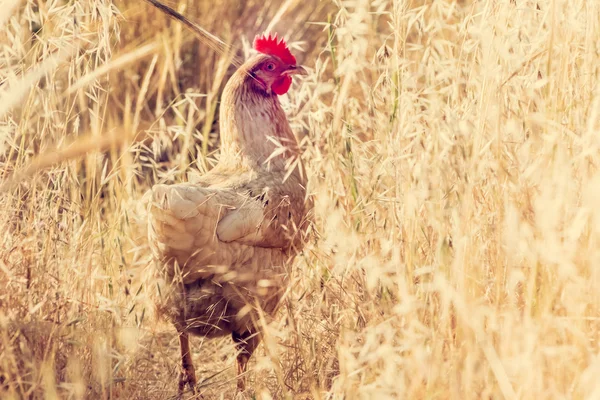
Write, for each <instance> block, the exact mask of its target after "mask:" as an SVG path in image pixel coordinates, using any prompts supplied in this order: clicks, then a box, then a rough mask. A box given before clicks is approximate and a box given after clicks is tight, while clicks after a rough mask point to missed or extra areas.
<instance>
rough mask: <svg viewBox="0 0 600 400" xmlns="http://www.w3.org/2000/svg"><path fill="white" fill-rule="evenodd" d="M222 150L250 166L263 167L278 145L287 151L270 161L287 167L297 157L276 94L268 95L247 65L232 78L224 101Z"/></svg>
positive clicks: (221, 126)
mask: <svg viewBox="0 0 600 400" xmlns="http://www.w3.org/2000/svg"><path fill="white" fill-rule="evenodd" d="M219 119H220V134H221V151H222V153H223V155H225V156H227V155H235V156H241V157H243V158H244V159H245V160H244V161H246V162H249V163H250V164H251V165H257V166H258V165H262V164H264V163H265V161H266V160H267V159H269V157H271V155H272V154H273V152H275V151H277V152H278V153H279V152H280V151H281V150H278V149H279V147H281V146H279V145H278V144H277V142H279V143H280V144H281V145H282V146H284V147H286V148H287V150H286V151H285V152H283V153H281V154H279V155H278V156H277V157H273V158H271V159H270V160H269V163H270V164H275V165H278V164H281V165H283V164H285V163H286V161H287V160H288V159H289V158H291V157H296V156H298V151H299V150H298V143H297V141H296V138H295V137H294V134H293V132H292V129H291V128H290V125H289V123H288V120H287V117H286V115H285V113H284V112H283V109H282V108H281V104H280V103H279V100H278V98H277V96H276V95H275V94H267V93H266V92H265V91H264V90H263V89H262V88H261V87H260V86H259V85H258V84H257V83H256V82H255V81H254V78H253V77H252V76H251V75H250V74H249V68H248V67H246V65H244V66H242V67H240V69H239V70H238V71H236V73H235V74H234V75H233V76H232V77H231V79H229V82H227V85H226V86H225V89H224V91H223V95H222V98H221V109H220V118H219Z"/></svg>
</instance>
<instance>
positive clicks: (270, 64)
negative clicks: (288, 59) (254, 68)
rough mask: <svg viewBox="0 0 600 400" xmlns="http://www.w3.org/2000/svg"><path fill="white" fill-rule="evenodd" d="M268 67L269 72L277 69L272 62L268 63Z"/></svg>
mask: <svg viewBox="0 0 600 400" xmlns="http://www.w3.org/2000/svg"><path fill="white" fill-rule="evenodd" d="M266 67H267V70H269V71H273V70H274V69H275V64H273V63H272V62H270V63H267V65H266Z"/></svg>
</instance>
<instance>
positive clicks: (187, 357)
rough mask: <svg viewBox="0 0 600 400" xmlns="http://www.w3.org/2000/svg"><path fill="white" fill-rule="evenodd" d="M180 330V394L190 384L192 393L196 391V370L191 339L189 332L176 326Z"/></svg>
mask: <svg viewBox="0 0 600 400" xmlns="http://www.w3.org/2000/svg"><path fill="white" fill-rule="evenodd" d="M176 328H177V332H179V347H180V348H181V372H180V374H179V394H181V393H183V391H184V389H185V385H186V384H187V385H189V386H190V389H191V390H192V393H196V371H195V370H194V364H193V362H192V353H191V352H190V339H189V336H188V333H187V332H186V331H185V330H183V329H181V328H180V327H179V326H177V327H176Z"/></svg>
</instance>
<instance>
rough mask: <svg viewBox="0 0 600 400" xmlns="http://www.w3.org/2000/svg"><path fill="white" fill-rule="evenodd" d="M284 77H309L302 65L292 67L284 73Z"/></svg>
mask: <svg viewBox="0 0 600 400" xmlns="http://www.w3.org/2000/svg"><path fill="white" fill-rule="evenodd" d="M282 75H304V76H306V75H308V72H306V70H305V69H304V67H303V66H301V65H290V66H289V67H288V69H286V70H285V71H283V74H282Z"/></svg>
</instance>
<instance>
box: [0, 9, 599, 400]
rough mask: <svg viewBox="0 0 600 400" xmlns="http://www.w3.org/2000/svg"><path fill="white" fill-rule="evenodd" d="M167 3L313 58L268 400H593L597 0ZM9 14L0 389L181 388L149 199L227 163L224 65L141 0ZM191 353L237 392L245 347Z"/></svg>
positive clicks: (299, 104)
mask: <svg viewBox="0 0 600 400" xmlns="http://www.w3.org/2000/svg"><path fill="white" fill-rule="evenodd" d="M167 4H169V5H171V6H173V7H175V8H177V9H178V10H180V11H182V12H183V13H184V14H185V15H187V16H188V17H189V18H190V19H192V20H194V21H195V22H197V23H199V24H200V25H202V26H203V27H204V28H206V29H208V30H209V31H211V32H212V33H214V34H216V35H218V36H219V37H221V38H223V39H224V40H225V41H226V42H228V43H231V44H232V45H233V46H235V47H236V48H237V50H238V52H237V55H238V56H239V57H241V58H244V57H245V56H246V55H247V51H248V46H249V43H250V42H251V40H252V38H253V37H254V35H255V34H257V33H259V32H262V31H264V30H267V29H270V30H272V31H275V32H278V33H280V34H282V35H285V36H286V37H287V38H288V39H289V42H290V44H291V46H292V48H293V51H294V53H295V54H296V55H297V57H298V60H299V62H300V63H302V64H303V65H306V66H307V67H309V68H310V70H311V74H310V76H309V77H308V78H306V79H304V80H302V81H301V82H297V83H296V84H295V85H294V87H293V88H292V90H291V91H290V93H289V96H285V98H282V101H283V102H284V106H285V109H286V111H287V112H288V115H289V118H290V121H291V123H292V127H293V128H294V130H295V131H296V132H297V134H298V137H299V138H301V139H302V143H303V147H304V158H305V160H306V163H307V165H308V170H309V176H310V189H311V192H312V193H313V194H314V196H315V201H316V221H315V228H316V231H317V232H315V235H314V236H313V240H312V241H311V242H310V243H309V245H308V246H307V248H306V249H305V251H304V253H303V254H301V255H300V256H299V257H298V258H297V259H296V262H295V268H294V271H295V273H294V276H293V285H292V290H291V291H290V293H289V295H288V296H287V298H286V300H285V302H284V304H283V307H282V309H281V312H280V314H279V315H278V318H277V321H276V322H275V323H274V324H273V325H272V326H271V329H270V330H269V331H268V335H267V340H266V343H265V345H261V347H260V348H259V350H258V351H257V353H256V357H255V358H253V361H252V363H251V368H252V372H251V374H250V378H251V381H252V383H251V385H252V386H253V387H254V389H255V391H254V393H255V395H256V397H257V398H275V399H284V398H288V399H295V398H302V399H304V398H311V399H330V398H331V399H333V398H335V399H340V398H348V399H354V398H377V399H381V398H386V397H387V398H391V397H395V398H407V399H420V398H424V399H425V398H426V399H446V398H452V399H480V398H485V399H488V398H489V399H501V398H511V399H512V398H521V399H542V398H561V399H564V398H576V399H584V398H590V399H594V398H599V397H600V379H598V377H599V376H600V353H599V352H600V344H599V339H600V304H599V300H600V299H599V296H600V207H599V204H600V174H599V168H598V165H599V163H600V85H599V84H598V81H599V78H600V2H598V1H597V0H552V1H550V0H539V1H534V0H493V1H492V0H490V1H451V0H440V1H422V0H414V1H401V0H375V1H366V0H353V1H349V0H336V1H332V0H321V1H319V0H303V1H297V0H285V1H283V0H282V1H266V2H263V1H256V2H255V1H252V0H250V1H247V2H239V1H234V0H228V1H223V2H215V1H204V0H197V1H193V0H188V1H183V0H182V1H179V2H178V1H169V2H167ZM13 5H14V8H12V6H13ZM0 26H1V33H0V40H1V43H2V48H1V50H0V82H1V86H0V96H1V97H0V177H1V178H2V182H3V183H2V186H1V187H0V190H1V193H0V204H1V208H0V231H1V235H0V397H2V398H8V399H20V398H29V397H28V396H31V398H47V399H54V398H73V399H81V398H90V399H109V398H123V399H164V398H168V397H169V396H172V395H174V394H175V393H176V386H177V384H176V382H177V373H178V356H177V354H178V349H177V338H176V335H175V331H174V329H173V328H172V327H171V326H170V325H169V324H167V323H165V322H160V321H156V320H155V318H154V316H153V310H152V305H151V302H150V301H149V300H148V295H149V291H151V290H152V289H153V288H151V287H148V286H147V285H145V284H144V283H145V280H144V278H145V276H146V274H147V265H148V261H149V251H148V246H147V243H146V239H145V225H144V210H143V209H142V207H141V204H140V198H141V196H142V194H143V193H144V192H145V191H146V190H147V189H148V188H149V187H150V186H151V185H152V184H154V183H156V182H177V181H181V180H183V179H185V177H186V175H187V173H188V172H190V171H205V170H206V169H210V168H211V166H212V165H213V164H214V155H215V152H216V151H218V121H216V117H215V110H216V108H217V107H218V100H219V93H220V90H221V89H222V87H223V85H224V82H225V81H226V80H227V78H228V77H229V75H230V74H231V73H232V71H233V67H232V66H231V65H230V64H229V62H228V59H227V57H226V56H223V55H220V54H218V53H215V52H214V51H212V50H210V48H209V47H208V46H207V45H206V44H201V43H199V42H198V40H197V39H195V38H194V36H193V35H192V34H191V33H189V32H188V31H187V30H185V29H184V28H183V27H182V25H181V24H178V23H175V22H172V21H171V20H168V19H167V18H166V17H165V16H163V15H162V14H160V13H159V12H158V11H156V10H154V9H152V8H151V7H150V6H148V5H146V3H144V2H143V1H141V0H120V1H115V2H114V3H112V2H111V1H109V0H79V1H67V0H48V1H46V0H29V1H22V2H20V3H19V2H18V1H17V2H15V1H12V0H10V1H8V0H7V1H5V2H3V3H2V7H1V9H0ZM216 115H218V113H217V114H216ZM192 344H193V347H194V360H195V363H196V366H197V369H196V370H197V373H198V377H199V380H200V381H203V389H202V390H203V392H204V394H205V397H206V398H221V397H222V398H227V399H228V398H232V397H233V394H234V392H235V390H234V388H235V383H234V379H235V368H234V349H233V346H232V344H231V341H230V340H229V338H224V339H221V340H202V339H200V338H196V339H193V342H192Z"/></svg>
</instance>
